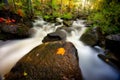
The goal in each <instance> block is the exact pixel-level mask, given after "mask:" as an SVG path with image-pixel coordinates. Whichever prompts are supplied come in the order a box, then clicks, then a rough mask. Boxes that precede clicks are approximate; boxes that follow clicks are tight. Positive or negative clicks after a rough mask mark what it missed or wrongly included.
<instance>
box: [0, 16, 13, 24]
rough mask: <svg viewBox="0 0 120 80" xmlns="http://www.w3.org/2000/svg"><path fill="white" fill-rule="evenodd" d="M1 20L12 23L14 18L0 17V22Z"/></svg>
mask: <svg viewBox="0 0 120 80" xmlns="http://www.w3.org/2000/svg"><path fill="white" fill-rule="evenodd" d="M2 22H5V23H6V24H9V23H14V22H15V20H14V19H10V18H9V17H8V18H7V19H5V18H2V17H0V23H2Z"/></svg>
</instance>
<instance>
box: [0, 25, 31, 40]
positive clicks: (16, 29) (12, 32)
mask: <svg viewBox="0 0 120 80" xmlns="http://www.w3.org/2000/svg"><path fill="white" fill-rule="evenodd" d="M0 29H1V36H3V37H4V38H5V39H14V38H25V37H29V36H30V33H29V30H30V27H28V26H26V25H25V24H21V23H18V24H2V25H1V26H0ZM4 38H3V39H4Z"/></svg>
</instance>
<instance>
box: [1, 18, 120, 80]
mask: <svg viewBox="0 0 120 80" xmlns="http://www.w3.org/2000/svg"><path fill="white" fill-rule="evenodd" d="M83 22H84V20H76V21H74V22H73V24H72V27H73V31H71V33H67V41H70V42H72V43H73V44H74V45H75V47H76V48H77V50H78V54H79V62H80V68H81V70H82V74H83V77H84V79H85V80H117V79H118V77H119V75H118V72H117V71H116V70H115V69H114V68H112V67H111V66H109V65H107V64H106V63H104V62H102V61H101V60H100V59H99V58H98V57H97V54H99V52H97V51H95V50H94V49H93V48H91V47H89V46H86V45H84V44H83V43H82V42H81V41H80V40H79V38H80V36H81V35H82V34H83V32H85V29H86V28H85V25H84V24H83ZM62 25H63V24H61V25H58V26H55V24H52V23H48V22H45V21H44V20H43V19H42V18H40V19H38V20H36V21H35V23H34V27H33V28H32V29H33V30H34V31H33V32H34V33H33V35H32V37H31V38H28V39H23V40H9V41H5V42H3V41H0V75H1V76H3V75H5V74H6V73H8V72H9V71H10V70H11V68H12V67H13V66H14V65H15V64H16V62H17V61H18V60H19V59H21V57H23V56H24V55H26V54H27V53H28V52H29V51H31V50H32V49H33V48H34V47H36V46H38V45H40V44H42V39H43V38H44V37H45V36H46V35H47V34H48V33H50V32H54V31H55V30H56V29H57V28H58V27H61V26H62Z"/></svg>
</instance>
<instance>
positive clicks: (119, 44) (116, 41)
mask: <svg viewBox="0 0 120 80" xmlns="http://www.w3.org/2000/svg"><path fill="white" fill-rule="evenodd" d="M105 48H106V49H108V50H110V51H111V52H112V53H113V55H114V56H115V57H116V58H117V59H118V60H119V61H120V34H115V35H108V36H107V37H106V39H105Z"/></svg>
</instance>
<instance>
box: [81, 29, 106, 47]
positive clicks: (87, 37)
mask: <svg viewBox="0 0 120 80" xmlns="http://www.w3.org/2000/svg"><path fill="white" fill-rule="evenodd" d="M80 40H81V41H82V42H83V43H85V44H86V45H90V46H94V45H99V46H102V45H104V35H103V34H102V31H101V28H100V27H94V28H92V29H89V30H88V31H87V32H85V33H84V34H83V35H82V36H81V37H80Z"/></svg>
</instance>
